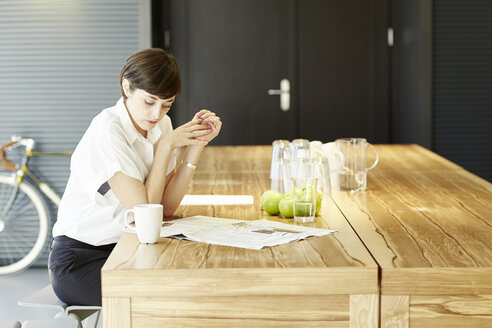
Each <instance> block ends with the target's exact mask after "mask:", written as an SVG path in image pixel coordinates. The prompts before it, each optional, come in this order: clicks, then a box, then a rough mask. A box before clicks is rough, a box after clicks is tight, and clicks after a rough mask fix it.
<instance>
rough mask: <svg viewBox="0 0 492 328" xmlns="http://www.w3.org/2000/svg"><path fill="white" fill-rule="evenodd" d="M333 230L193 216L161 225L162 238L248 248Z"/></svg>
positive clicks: (323, 234)
mask: <svg viewBox="0 0 492 328" xmlns="http://www.w3.org/2000/svg"><path fill="white" fill-rule="evenodd" d="M334 232H336V230H327V229H318V228H310V227H304V226H296V225H291V224H285V223H280V222H275V221H270V220H265V219H261V220H255V221H248V220H233V219H222V218H215V217H208V216H193V217H188V218H183V219H177V220H173V221H168V222H164V223H163V227H162V228H161V233H160V235H161V237H172V238H178V239H185V240H191V241H196V242H201V243H206V244H214V245H224V246H232V247H240V248H248V249H256V250H258V249H262V248H263V247H269V246H276V245H280V244H286V243H289V242H292V241H297V240H302V239H306V238H310V237H321V236H326V235H329V234H331V233H334Z"/></svg>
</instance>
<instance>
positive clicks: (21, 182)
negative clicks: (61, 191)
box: [0, 136, 72, 275]
mask: <svg viewBox="0 0 492 328" xmlns="http://www.w3.org/2000/svg"><path fill="white" fill-rule="evenodd" d="M34 145H35V141H34V140H33V139H30V138H22V137H19V136H13V137H12V138H11V141H10V142H7V143H5V144H2V145H0V167H1V168H3V169H5V170H7V171H10V172H12V173H11V174H0V275H5V274H11V273H17V272H20V271H23V270H25V269H27V268H28V267H29V266H31V265H32V264H33V263H34V262H35V261H36V260H37V259H38V258H39V256H40V255H41V254H42V252H43V250H44V247H45V245H46V242H47V239H48V234H49V228H50V218H49V212H48V207H47V204H46V201H45V200H44V199H43V197H42V196H41V194H40V192H39V191H38V190H40V191H41V192H43V194H45V195H46V196H47V197H48V198H49V199H50V200H51V201H52V202H53V203H54V204H55V205H56V206H59V205H60V201H61V198H60V196H59V195H58V194H57V193H56V192H55V191H53V189H51V188H50V186H49V185H48V184H46V183H45V182H43V181H41V180H40V179H39V178H38V177H37V176H36V175H35V174H34V173H33V172H32V171H31V170H30V169H29V166H28V164H29V159H30V158H31V157H33V156H70V155H71V154H72V152H42V151H34ZM17 147H24V153H23V155H22V158H21V160H20V164H16V163H14V162H12V161H9V160H8V159H7V157H6V156H5V151H7V152H8V151H11V150H13V149H15V148H17ZM26 175H27V176H28V177H29V178H30V179H31V180H32V181H33V182H34V183H35V184H36V185H37V186H38V188H35V186H33V184H32V183H30V182H29V181H27V180H26V179H25V176H26Z"/></svg>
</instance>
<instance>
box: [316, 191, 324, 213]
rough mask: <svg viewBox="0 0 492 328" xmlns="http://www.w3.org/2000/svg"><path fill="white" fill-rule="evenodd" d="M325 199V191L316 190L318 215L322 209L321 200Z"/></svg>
mask: <svg viewBox="0 0 492 328" xmlns="http://www.w3.org/2000/svg"><path fill="white" fill-rule="evenodd" d="M322 200H323V193H322V192H321V191H318V192H316V215H319V211H320V210H321V201H322Z"/></svg>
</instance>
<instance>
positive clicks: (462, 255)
mask: <svg viewBox="0 0 492 328" xmlns="http://www.w3.org/2000/svg"><path fill="white" fill-rule="evenodd" d="M376 148H377V150H378V152H379V154H380V163H379V165H378V166H377V167H376V168H375V169H374V170H373V171H370V172H369V173H368V189H367V191H365V192H359V193H347V192H337V191H333V192H332V195H331V197H324V199H323V203H322V210H321V213H320V216H319V217H317V218H316V220H315V222H314V223H312V224H311V226H314V227H320V228H328V229H336V230H338V232H337V233H335V234H333V235H330V236H325V237H321V238H314V239H308V240H304V241H299V242H295V243H289V244H286V245H280V246H276V247H271V248H266V249H263V250H260V251H253V250H247V249H240V248H232V247H225V246H217V245H206V244H200V243H193V242H188V241H182V240H174V239H169V238H161V239H160V240H159V242H158V243H157V244H155V245H140V244H139V243H138V241H137V239H136V236H135V235H131V234H125V235H124V236H123V237H122V239H121V240H120V242H119V243H118V245H117V246H116V248H115V250H114V251H113V253H112V255H111V256H110V258H109V259H108V261H107V262H106V264H105V266H104V268H103V270H102V280H103V286H102V291H103V299H106V301H105V303H104V302H103V304H107V307H106V308H108V309H109V310H110V311H111V313H112V311H113V310H114V311H120V310H121V308H122V306H123V307H127V306H128V303H127V302H128V300H129V301H130V308H131V326H132V327H159V326H160V325H162V324H166V325H168V326H180V325H182V324H183V322H186V325H187V326H189V327H206V326H217V327H229V326H244V327H251V326H286V327H297V326H299V325H300V324H302V326H305V327H349V326H350V327H361V326H367V327H372V326H378V325H379V326H381V327H437V326H439V327H463V326H467V327H487V326H492V303H491V299H492V296H491V295H492V279H491V277H492V184H490V183H489V182H487V181H485V180H483V179H481V178H479V177H477V176H475V175H473V174H472V173H470V172H468V171H466V170H464V169H463V168H461V167H460V166H458V165H456V164H454V163H452V162H450V161H448V160H446V159H444V158H442V157H440V156H439V155H437V154H435V153H433V152H430V151H428V150H426V149H425V148H423V147H420V146H417V145H377V146H376ZM270 152H271V147H269V146H239V147H232V146H221V147H208V148H207V149H206V151H205V152H204V154H203V156H202V159H201V161H200V163H199V169H198V170H197V172H196V173H195V175H194V178H193V181H192V184H191V186H190V189H189V190H188V193H190V194H236V195H240V194H242V195H252V196H253V198H254V204H253V205H239V206H183V207H181V208H180V209H179V210H178V212H177V217H188V216H194V215H209V216H215V217H223V218H233V219H247V220H255V219H259V218H267V219H270V220H276V221H280V222H286V223H290V224H295V222H294V221H293V220H291V219H283V218H280V217H274V216H268V215H266V214H265V213H264V212H263V211H262V209H261V201H260V199H261V193H262V192H263V191H264V190H267V189H269V188H270V180H269V170H270ZM368 154H369V155H368V156H369V159H368V161H370V160H371V159H373V158H374V155H373V154H372V153H371V152H370V151H369V152H368ZM378 271H379V273H378ZM380 300H381V303H380ZM296 302H302V305H301V308H300V309H302V311H296V305H295V304H296ZM219 308H223V309H227V310H226V311H220V310H219ZM118 309H120V310H118ZM163 309H165V310H163ZM379 313H380V315H379ZM113 314H114V313H113ZM113 318H114V316H113ZM117 318H119V317H117ZM122 318H124V319H125V320H124V321H125V324H127V323H126V322H127V321H128V318H127V317H122ZM105 322H106V321H105ZM107 327H110V326H109V325H108V326H107Z"/></svg>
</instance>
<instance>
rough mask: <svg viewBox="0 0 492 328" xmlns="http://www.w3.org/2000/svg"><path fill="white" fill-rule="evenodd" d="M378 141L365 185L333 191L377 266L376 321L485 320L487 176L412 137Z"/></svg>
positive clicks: (477, 323) (459, 323)
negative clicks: (356, 190)
mask: <svg viewBox="0 0 492 328" xmlns="http://www.w3.org/2000/svg"><path fill="white" fill-rule="evenodd" d="M376 148H377V150H378V152H379V154H380V164H379V165H378V166H377V167H376V168H375V169H374V170H373V171H370V172H369V173H368V184H367V186H368V188H367V191H365V192H360V193H345V192H334V193H333V194H332V198H333V199H334V201H335V203H336V204H337V206H338V207H339V209H340V210H341V211H342V213H343V214H344V216H345V217H346V218H347V221H348V222H350V225H351V226H352V227H353V228H354V230H355V231H356V233H357V235H358V236H359V238H360V239H361V240H362V242H363V243H364V245H365V246H366V247H367V249H368V250H369V252H370V253H371V255H372V256H373V257H374V259H375V260H376V262H377V263H378V265H379V266H380V268H381V281H380V293H381V327H407V326H410V327H491V326H492V303H491V302H490V295H491V294H492V184H491V183H489V182H487V181H485V180H483V179H481V178H479V177H477V176H475V175H473V174H472V173H470V172H468V171H466V170H464V169H463V168H461V167H460V166H458V165H456V164H454V163H452V162H450V161H448V160H446V159H444V158H442V157H440V156H439V155H437V154H435V153H433V152H430V151H428V150H426V149H425V148H423V147H420V146H417V145H379V146H376ZM370 156H372V155H370ZM369 160H370V159H369Z"/></svg>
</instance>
